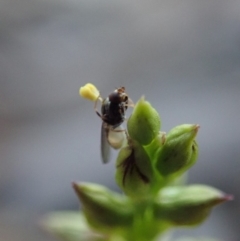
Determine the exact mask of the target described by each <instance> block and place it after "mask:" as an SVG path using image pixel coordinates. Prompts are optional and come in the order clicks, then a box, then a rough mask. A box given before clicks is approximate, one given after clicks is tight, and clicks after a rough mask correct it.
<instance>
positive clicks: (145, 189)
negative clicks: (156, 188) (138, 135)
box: [115, 140, 153, 199]
mask: <svg viewBox="0 0 240 241" xmlns="http://www.w3.org/2000/svg"><path fill="white" fill-rule="evenodd" d="M130 142H131V143H130V144H129V145H128V146H126V147H123V148H122V149H121V150H120V152H119V154H118V157H117V162H116V175H115V178H116V182H117V184H118V185H119V187H120V188H121V189H122V190H123V191H124V192H125V194H127V195H128V196H130V197H132V198H138V197H141V199H144V198H147V196H148V195H147V194H148V193H149V191H150V187H151V183H152V179H153V170H152V163H151V160H150V158H149V156H148V155H147V153H146V151H145V150H144V148H143V147H142V146H141V145H140V144H139V143H138V142H136V141H133V140H131V141H130Z"/></svg>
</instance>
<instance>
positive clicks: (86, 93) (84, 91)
mask: <svg viewBox="0 0 240 241" xmlns="http://www.w3.org/2000/svg"><path fill="white" fill-rule="evenodd" d="M79 95H80V96H81V97H83V98H84V99H87V100H91V101H96V100H97V99H98V98H99V96H100V93H99V91H98V89H97V88H96V87H95V85H93V84H90V83H87V84H86V85H84V86H83V87H80V89H79Z"/></svg>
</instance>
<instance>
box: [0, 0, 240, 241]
mask: <svg viewBox="0 0 240 241" xmlns="http://www.w3.org/2000/svg"><path fill="white" fill-rule="evenodd" d="M87 82H92V83H95V84H96V86H97V87H98V88H99V89H100V91H101V94H102V95H103V96H106V95H108V94H109V93H110V92H111V91H112V90H113V89H115V88H116V87H119V86H125V87H126V90H127V92H128V94H129V95H130V96H131V98H132V99H133V100H134V101H136V100H137V99H138V98H139V97H140V96H141V95H143V94H144V95H145V96H146V98H147V99H148V100H149V101H150V102H151V103H152V105H153V106H154V107H155V108H156V109H157V110H158V111H159V112H160V114H161V117H162V130H165V131H169V130H170V129H171V128H172V127H174V126H175V125H178V124H182V123H198V124H200V125H201V129H200V132H199V136H198V142H199V146H200V156H199V160H198V162H197V164H196V165H195V166H194V167H193V168H192V169H191V171H190V174H189V181H190V182H191V183H205V184H209V185H213V186H215V187H217V188H219V189H221V190H223V191H225V192H226V193H230V194H234V196H235V200H234V202H229V203H226V204H224V205H222V206H219V207H217V208H216V209H214V211H213V213H212V215H211V216H210V218H209V220H208V221H207V222H206V223H204V224H203V225H202V226H200V227H198V228H196V229H195V230H188V229H184V230H183V231H180V232H179V233H178V234H177V236H178V235H185V234H186V235H194V236H204V235H207V236H212V237H218V238H220V239H221V240H226V241H236V240H239V225H240V218H239V217H240V201H239V194H240V190H239V185H240V160H239V158H240V130H239V120H240V111H239V110H240V1H237V0H228V1H223V0H202V1H197V0H182V1H177V0H170V1H169V0H161V1H160V0H159V1H156V0H155V1H151V0H149V1H143V0H139V1H129V0H115V1H110V0H101V1H100V0H68V1H63V0H58V1H57V0H1V1H0V240H1V241H15V240H16V241H17V240H18V241H22V240H24V241H26V240H36V241H40V240H41V241H43V240H44V241H50V240H53V238H52V237H50V236H48V235H46V234H44V233H42V232H41V230H39V228H38V226H37V225H38V220H39V219H40V218H41V217H42V215H44V214H45V213H47V212H49V211H53V210H61V209H73V210H74V209H78V206H79V204H78V201H77V198H76V196H75V194H74V192H73V190H72V188H71V182H72V181H74V180H81V181H89V182H97V183H101V184H104V185H107V186H109V187H110V188H112V189H117V187H116V185H115V184H114V162H113V161H112V162H111V163H110V164H108V165H102V164H101V161H100V151H99V144H100V140H99V139H100V126H101V122H100V120H99V118H98V117H97V116H96V114H95V113H94V110H93V103H90V102H88V101H85V100H83V99H80V98H79V95H78V90H79V87H80V86H82V85H84V84H85V83H87ZM129 113H130V112H128V114H129ZM115 155H116V153H114V154H113V156H112V158H113V159H114V156H115Z"/></svg>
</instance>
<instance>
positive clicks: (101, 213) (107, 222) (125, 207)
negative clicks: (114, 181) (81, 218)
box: [73, 183, 133, 233]
mask: <svg viewBox="0 0 240 241" xmlns="http://www.w3.org/2000/svg"><path fill="white" fill-rule="evenodd" d="M73 188H74V189H75V192H76V194H77V195H78V198H79V200H80V201H81V203H82V208H83V212H84V214H85V216H86V219H87V221H88V223H89V224H90V225H91V226H92V227H93V228H95V229H97V230H101V231H102V232H107V233H109V230H110V229H119V228H121V227H127V226H128V225H129V224H130V223H131V222H132V219H133V211H132V206H131V204H130V203H129V201H128V200H127V199H126V198H125V197H124V196H122V195H119V194H117V193H114V192H112V191H110V190H109V189H107V188H105V187H103V186H101V185H97V184H91V183H73Z"/></svg>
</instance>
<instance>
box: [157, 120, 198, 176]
mask: <svg viewBox="0 0 240 241" xmlns="http://www.w3.org/2000/svg"><path fill="white" fill-rule="evenodd" d="M198 129H199V125H190V124H184V125H180V126H177V127H175V128H173V129H172V130H171V131H170V132H169V133H168V134H167V136H166V141H165V143H164V145H163V146H162V147H161V148H159V150H158V151H157V152H156V156H155V158H156V168H157V170H158V172H159V173H160V174H161V175H162V176H168V175H171V174H176V173H177V174H181V173H182V172H183V171H185V170H187V169H188V168H189V167H190V166H192V165H193V164H194V163H195V161H196V160H197V156H198V146H197V143H196V141H195V137H196V135H197V132H198Z"/></svg>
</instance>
